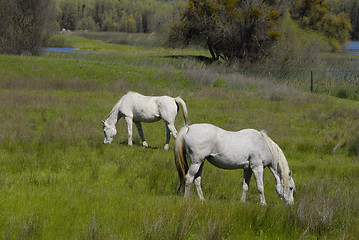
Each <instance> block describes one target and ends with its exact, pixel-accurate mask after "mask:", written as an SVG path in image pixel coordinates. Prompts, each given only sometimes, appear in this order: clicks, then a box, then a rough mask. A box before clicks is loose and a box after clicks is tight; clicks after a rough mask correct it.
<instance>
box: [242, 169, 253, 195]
mask: <svg viewBox="0 0 359 240" xmlns="http://www.w3.org/2000/svg"><path fill="white" fill-rule="evenodd" d="M251 177H252V170H246V169H245V170H244V172H243V186H242V191H243V192H242V198H241V201H242V202H245V201H246V200H247V192H248V188H249V183H250V181H251Z"/></svg>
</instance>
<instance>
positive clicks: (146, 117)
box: [133, 111, 160, 123]
mask: <svg viewBox="0 0 359 240" xmlns="http://www.w3.org/2000/svg"><path fill="white" fill-rule="evenodd" d="M158 120H160V117H159V115H158V114H151V113H145V112H142V111H140V112H137V113H134V114H133V121H134V122H149V123H150V122H157V121H158Z"/></svg>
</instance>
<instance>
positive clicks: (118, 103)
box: [108, 98, 122, 118]
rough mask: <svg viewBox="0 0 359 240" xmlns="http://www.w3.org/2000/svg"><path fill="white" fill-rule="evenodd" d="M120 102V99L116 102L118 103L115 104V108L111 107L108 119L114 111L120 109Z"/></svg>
mask: <svg viewBox="0 0 359 240" xmlns="http://www.w3.org/2000/svg"><path fill="white" fill-rule="evenodd" d="M121 101H122V98H121V99H120V100H118V102H117V103H116V104H115V106H113V108H112V110H111V112H110V113H109V114H108V118H109V117H110V116H111V115H112V114H113V113H114V112H116V111H118V108H119V107H120V103H121Z"/></svg>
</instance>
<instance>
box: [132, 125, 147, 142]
mask: <svg viewBox="0 0 359 240" xmlns="http://www.w3.org/2000/svg"><path fill="white" fill-rule="evenodd" d="M135 124H136V128H137V131H138V134H139V135H140V137H141V140H142V146H144V147H148V144H147V142H146V139H145V135H144V134H143V130H142V125H141V122H135Z"/></svg>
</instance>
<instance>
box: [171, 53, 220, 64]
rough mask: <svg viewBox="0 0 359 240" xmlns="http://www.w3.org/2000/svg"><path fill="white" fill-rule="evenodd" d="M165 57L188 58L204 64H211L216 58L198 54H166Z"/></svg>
mask: <svg viewBox="0 0 359 240" xmlns="http://www.w3.org/2000/svg"><path fill="white" fill-rule="evenodd" d="M165 58H174V59H190V60H195V61H198V62H203V63H204V64H211V63H213V62H215V61H216V59H213V58H209V57H205V56H200V55H168V56H165Z"/></svg>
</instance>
